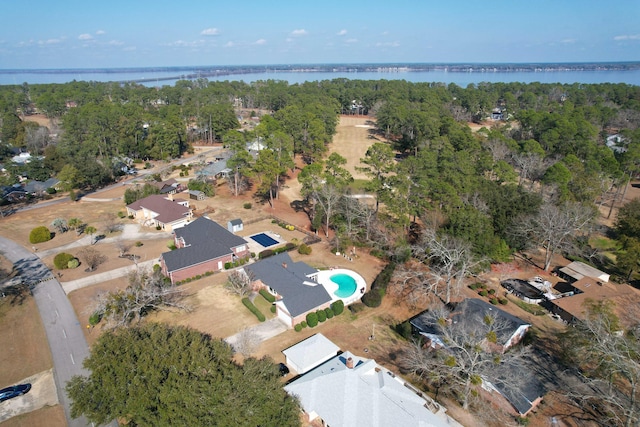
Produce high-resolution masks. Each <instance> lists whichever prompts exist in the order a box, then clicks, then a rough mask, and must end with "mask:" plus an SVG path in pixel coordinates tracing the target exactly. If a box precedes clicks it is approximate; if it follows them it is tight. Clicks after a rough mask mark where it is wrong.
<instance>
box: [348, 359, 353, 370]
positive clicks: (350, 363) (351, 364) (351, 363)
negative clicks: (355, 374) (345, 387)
mask: <svg viewBox="0 0 640 427" xmlns="http://www.w3.org/2000/svg"><path fill="white" fill-rule="evenodd" d="M347 368H349V369H353V358H352V357H349V358H348V359H347Z"/></svg>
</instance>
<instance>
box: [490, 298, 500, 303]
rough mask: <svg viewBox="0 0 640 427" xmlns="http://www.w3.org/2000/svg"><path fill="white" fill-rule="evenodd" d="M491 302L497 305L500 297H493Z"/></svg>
mask: <svg viewBox="0 0 640 427" xmlns="http://www.w3.org/2000/svg"><path fill="white" fill-rule="evenodd" d="M489 302H490V303H491V304H493V305H496V304H497V303H498V298H491V299H490V300H489Z"/></svg>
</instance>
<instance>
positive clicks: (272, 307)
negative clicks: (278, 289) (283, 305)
mask: <svg viewBox="0 0 640 427" xmlns="http://www.w3.org/2000/svg"><path fill="white" fill-rule="evenodd" d="M269 310H270V311H271V312H272V313H273V314H275V313H276V306H275V305H272V306H271V308H269Z"/></svg>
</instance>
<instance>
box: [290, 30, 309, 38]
mask: <svg viewBox="0 0 640 427" xmlns="http://www.w3.org/2000/svg"><path fill="white" fill-rule="evenodd" d="M307 34H308V33H307V30H304V29H300V30H293V31H291V35H292V36H293V37H300V36H306V35H307Z"/></svg>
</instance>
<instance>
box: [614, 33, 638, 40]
mask: <svg viewBox="0 0 640 427" xmlns="http://www.w3.org/2000/svg"><path fill="white" fill-rule="evenodd" d="M613 39H614V40H640V34H624V35H621V36H615V37H614V38H613Z"/></svg>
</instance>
